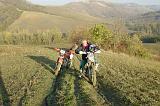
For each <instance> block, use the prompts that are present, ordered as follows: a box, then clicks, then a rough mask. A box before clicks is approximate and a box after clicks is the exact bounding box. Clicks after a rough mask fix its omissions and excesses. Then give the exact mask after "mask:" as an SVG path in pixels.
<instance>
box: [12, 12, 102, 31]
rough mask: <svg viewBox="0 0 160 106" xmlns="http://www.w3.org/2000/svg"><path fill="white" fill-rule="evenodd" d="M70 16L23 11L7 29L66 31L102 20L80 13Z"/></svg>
mask: <svg viewBox="0 0 160 106" xmlns="http://www.w3.org/2000/svg"><path fill="white" fill-rule="evenodd" d="M70 16H71V17H68V16H66V17H65V16H59V15H50V14H45V13H41V12H31V11H25V12H23V14H22V15H21V17H20V18H19V19H17V20H16V21H15V22H14V23H13V24H12V25H11V26H10V27H9V30H13V29H16V28H20V29H26V30H30V31H37V30H47V29H52V28H58V29H60V30H61V31H65V32H66V31H69V30H71V29H72V28H75V27H76V26H86V25H89V24H95V23H99V22H102V21H101V20H100V19H98V18H95V17H92V16H88V15H86V16H85V15H80V16H77V17H72V15H70ZM80 17H81V18H80Z"/></svg>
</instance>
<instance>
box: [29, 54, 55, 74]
mask: <svg viewBox="0 0 160 106" xmlns="http://www.w3.org/2000/svg"><path fill="white" fill-rule="evenodd" d="M27 57H29V58H30V59H32V60H34V61H36V62H37V63H39V64H41V65H42V66H43V67H44V68H45V69H46V70H48V71H49V72H51V73H52V74H54V71H53V70H54V68H55V66H56V62H55V61H54V60H50V59H48V58H47V57H45V56H27Z"/></svg>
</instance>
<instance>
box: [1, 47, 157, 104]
mask: <svg viewBox="0 0 160 106" xmlns="http://www.w3.org/2000/svg"><path fill="white" fill-rule="evenodd" d="M57 56H58V55H57V53H56V52H54V51H53V50H52V49H50V48H48V47H45V46H12V45H10V46H5V45H4V46H0V72H1V73H0V84H1V86H0V105H2V104H4V105H6V106H8V105H13V106H17V105H19V106H21V105H23V106H38V105H44V106H45V105H46V106H51V105H67V106H75V105H78V106H83V105H87V106H110V105H113V106H128V105H131V106H132V105H143V106H146V105H148V106H159V105H160V63H159V62H157V61H154V60H147V59H139V58H135V57H129V56H128V55H125V54H116V53H112V52H109V51H107V52H102V54H101V55H100V56H99V58H100V63H101V65H100V70H99V72H98V75H97V78H98V86H97V88H94V87H93V86H92V85H91V84H89V83H88V82H87V81H85V80H84V79H79V78H78V77H77V76H78V71H77V70H78V64H79V62H78V61H77V59H76V58H74V67H73V68H72V69H70V70H64V71H63V72H62V73H61V74H60V76H58V77H57V78H56V77H55V76H54V72H53V68H54V67H55V61H56V59H57Z"/></svg>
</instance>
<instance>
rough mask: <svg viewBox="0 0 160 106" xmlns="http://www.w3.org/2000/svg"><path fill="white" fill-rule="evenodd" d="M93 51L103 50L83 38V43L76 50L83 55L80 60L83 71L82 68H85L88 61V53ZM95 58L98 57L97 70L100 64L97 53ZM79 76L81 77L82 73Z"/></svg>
mask: <svg viewBox="0 0 160 106" xmlns="http://www.w3.org/2000/svg"><path fill="white" fill-rule="evenodd" d="M91 51H92V52H94V53H100V52H101V51H100V49H99V48H98V47H97V46H96V45H94V44H91V43H89V42H88V41H87V40H83V41H82V44H81V45H80V46H79V47H78V48H77V49H76V50H75V53H76V54H81V55H82V60H81V62H80V72H81V73H82V72H83V70H82V69H83V68H84V66H85V64H86V63H87V54H86V53H87V52H91ZM95 59H96V67H95V70H97V68H98V65H99V64H98V61H97V58H96V55H95ZM79 77H81V75H80V76H79Z"/></svg>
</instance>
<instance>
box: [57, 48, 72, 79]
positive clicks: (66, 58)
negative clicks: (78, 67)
mask: <svg viewBox="0 0 160 106" xmlns="http://www.w3.org/2000/svg"><path fill="white" fill-rule="evenodd" d="M55 50H56V51H57V52H59V57H58V59H57V63H56V68H55V75H56V76H57V75H58V74H59V72H60V71H62V70H63V69H65V68H71V67H72V59H73V56H74V51H72V50H65V49H59V48H55Z"/></svg>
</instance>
